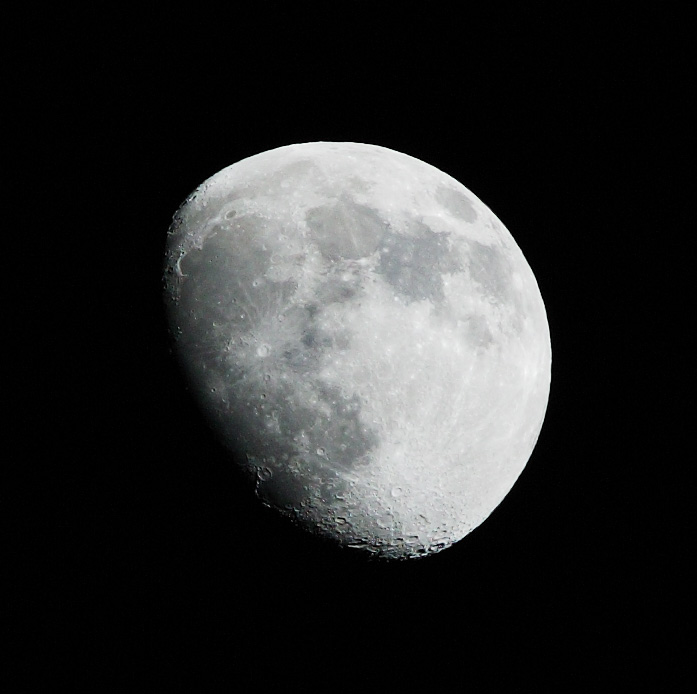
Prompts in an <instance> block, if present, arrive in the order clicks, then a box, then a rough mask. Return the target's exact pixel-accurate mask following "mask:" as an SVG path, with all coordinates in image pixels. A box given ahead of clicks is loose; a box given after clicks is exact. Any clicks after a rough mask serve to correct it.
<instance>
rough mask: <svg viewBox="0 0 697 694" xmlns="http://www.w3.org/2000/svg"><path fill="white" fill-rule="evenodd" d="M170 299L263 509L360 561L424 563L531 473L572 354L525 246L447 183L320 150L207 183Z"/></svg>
mask: <svg viewBox="0 0 697 694" xmlns="http://www.w3.org/2000/svg"><path fill="white" fill-rule="evenodd" d="M165 283H166V289H165V300H166V304H167V310H168V317H169V321H170V326H171V330H172V334H173V336H174V345H175V351H176V353H177V355H178V358H179V360H180V362H181V364H182V366H183V368H184V370H185V372H186V374H187V376H188V382H189V384H190V387H191V388H192V390H193V391H194V395H195V397H196V399H197V401H198V403H199V405H200V406H201V408H202V410H203V411H204V413H205V414H206V416H207V417H208V419H209V420H210V422H211V423H212V425H213V427H214V429H215V430H216V432H217V433H218V434H219V436H220V438H221V440H222V441H223V443H224V444H225V445H226V446H227V447H228V448H229V449H230V451H231V453H232V454H233V455H232V457H233V458H234V459H235V460H237V461H240V464H241V465H242V467H243V469H244V471H245V472H247V473H248V474H249V475H250V476H251V477H252V478H253V480H254V485H255V489H256V493H257V495H258V497H259V498H260V500H261V501H262V502H263V503H264V504H266V505H268V506H271V507H273V508H275V509H277V510H278V511H280V512H281V513H282V514H284V515H286V516H288V517H290V518H291V519H293V520H294V521H296V522H297V523H298V524H300V525H301V526H303V527H305V528H307V529H308V530H311V531H313V532H316V533H319V534H321V535H324V536H327V537H330V538H332V539H334V540H336V541H337V542H339V543H340V544H342V545H344V546H349V547H354V548H358V549H362V550H364V551H367V552H371V553H373V554H376V555H379V556H382V557H388V558H407V557H418V556H425V555H428V554H431V553H434V552H437V551H440V550H441V549H443V548H445V547H448V546H450V545H451V544H452V543H454V542H456V541H458V540H459V539H461V538H462V537H464V536H465V535H466V534H467V533H469V532H470V531H471V530H473V529H474V528H476V527H477V526H478V525H479V524H480V523H482V521H484V520H485V519H486V518H487V516H488V515H489V514H490V513H491V512H492V511H493V510H494V508H496V506H497V505H498V504H499V503H500V502H501V501H502V499H503V498H504V496H505V495H506V494H507V493H508V491H509V490H510V489H511V487H512V486H513V484H514V483H515V481H516V479H517V478H518V476H519V475H520V473H521V472H522V470H523V468H524V466H525V464H526V463H527V461H528V459H529V457H530V455H531V453H532V450H533V448H534V446H535V443H536V441H537V438H538V435H539V433H540V429H541V427H542V422H543V419H544V415H545V410H546V407H547V400H548V395H549V386H550V370H551V347H550V337H549V329H548V325H547V319H546V314H545V309H544V304H543V301H542V298H541V295H540V292H539V289H538V286H537V283H536V281H535V277H534V275H533V273H532V271H531V269H530V267H529V265H528V263H527V262H526V260H525V258H524V257H523V254H522V252H521V251H520V249H519V248H518V246H517V245H516V243H515V241H514V240H513V237H512V236H511V235H510V233H509V232H508V231H507V230H506V228H505V227H504V226H503V224H502V223H501V222H500V221H499V220H498V219H497V218H496V216H495V215H494V214H493V213H492V212H491V210H490V209H489V208H488V207H486V205H484V204H483V203H482V202H481V201H480V200H479V199H478V198H477V197H476V196H475V195H474V194H473V193H471V192H470V191H469V190H468V189H467V188H465V187H464V186H463V185H462V184H460V183H458V182H457V181H456V180H455V179H453V178H451V177H450V176H448V175H447V174H445V173H443V172H442V171H439V170H438V169H436V168H434V167H432V166H430V165H428V164H426V163H424V162H422V161H419V160H417V159H414V158H412V157H409V156H407V155H405V154H401V153H399V152H395V151H393V150H389V149H386V148H384V147H378V146H374V145H366V144H358V143H348V142H338V143H332V142H315V143H306V144H298V145H291V146H288V147H281V148H278V149H274V150H271V151H268V152H264V153H262V154H258V155H256V156H253V157H249V158H248V159H244V160H242V161H240V162H238V163H237V164H234V165H232V166H230V167H228V168H226V169H223V170H222V171H220V172H219V173H217V174H215V175H214V176H212V177H211V178H210V179H208V180H207V181H205V182H204V183H203V184H201V185H200V186H199V187H198V188H197V189H196V191H194V193H192V194H191V195H190V196H189V198H188V199H187V200H186V201H185V202H184V203H183V205H182V206H181V208H180V209H179V210H178V211H177V213H176V214H175V217H174V220H173V222H172V226H171V228H170V231H169V236H168V243H167V253H166V273H165Z"/></svg>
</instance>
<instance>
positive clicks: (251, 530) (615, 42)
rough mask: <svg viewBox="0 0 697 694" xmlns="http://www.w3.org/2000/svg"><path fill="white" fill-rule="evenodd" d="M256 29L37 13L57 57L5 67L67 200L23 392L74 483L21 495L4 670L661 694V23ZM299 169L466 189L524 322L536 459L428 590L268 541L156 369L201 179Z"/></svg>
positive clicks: (669, 120)
mask: <svg viewBox="0 0 697 694" xmlns="http://www.w3.org/2000/svg"><path fill="white" fill-rule="evenodd" d="M258 5H259V9H257V10H254V11H253V12H252V11H247V10H245V11H244V12H241V11H239V10H231V9H229V10H227V11H226V12H224V13H222V14H218V13H216V14H210V13H205V12H204V11H203V9H201V10H200V11H199V10H198V9H193V10H188V11H187V12H184V11H181V10H174V9H172V8H169V9H168V10H167V12H166V17H165V16H164V13H163V15H162V16H159V15H157V14H156V13H155V14H152V15H144V16H138V17H136V16H126V15H119V14H110V13H108V12H107V11H104V10H100V9H95V10H91V11H90V12H91V14H89V15H86V16H82V15H80V16H78V15H77V13H76V14H75V16H74V17H71V16H69V15H65V14H61V16H60V17H59V18H57V21H60V26H63V27H66V26H67V25H69V28H65V29H64V30H63V29H62V30H60V31H59V30H57V29H56V30H55V31H54V32H52V31H51V29H50V27H48V26H46V27H44V30H45V31H47V32H48V33H49V34H50V35H51V40H50V41H45V42H44V41H39V40H38V39H37V38H36V37H35V38H32V39H31V42H33V43H32V46H33V50H32V52H31V53H32V56H33V57H32V59H31V65H29V64H28V63H27V66H28V67H30V70H28V74H29V73H31V75H32V76H31V78H29V77H27V79H26V81H25V82H24V83H23V84H25V86H26V89H25V101H24V103H25V104H28V105H29V106H30V109H29V110H33V112H34V113H38V112H39V111H41V109H42V108H43V109H44V111H48V112H49V113H50V115H51V117H50V118H48V119H47V121H46V122H50V123H51V124H52V126H51V127H52V128H53V130H52V131H51V132H50V133H49V136H50V137H49V138H48V139H49V140H50V145H48V146H47V147H46V148H45V149H43V150H41V148H39V150H40V151H41V152H42V153H40V154H37V157H38V159H37V161H38V164H39V165H40V166H41V167H43V166H45V167H46V171H50V172H51V175H52V176H53V177H54V180H57V181H58V183H57V185H59V186H62V185H65V187H66V191H67V190H68V189H70V193H69V195H64V196H63V197H62V199H63V201H64V204H63V205H62V206H61V207H60V208H57V211H58V213H59V218H58V219H57V220H56V223H60V224H64V225H65V229H70V230H71V231H70V235H69V237H68V238H69V241H68V242H67V244H68V246H69V249H67V250H68V252H67V253H66V255H69V256H70V260H71V263H73V264H74V266H75V267H74V270H70V271H68V272H65V273H62V279H61V282H62V283H63V284H62V286H63V290H62V295H61V300H62V301H63V303H64V309H62V311H63V312H62V313H61V316H60V317H56V318H55V321H56V329H55V331H54V333H53V334H54V335H55V337H56V338H57V339H56V343H57V347H56V349H65V350H66V354H70V355H72V356H71V359H70V360H62V362H61V364H62V366H61V368H60V369H58V370H57V371H56V373H53V374H51V377H50V379H51V380H50V381H48V383H50V384H51V385H52V387H53V393H61V394H62V395H61V397H60V398H59V400H60V401H61V403H62V404H61V406H60V407H59V408H58V409H59V419H60V421H61V424H60V425H59V427H58V428H59V430H60V437H59V438H56V439H54V440H53V445H58V444H60V449H61V450H62V451H64V452H66V451H67V458H68V459H67V460H66V462H64V463H61V464H60V465H58V463H56V465H55V466H50V465H49V466H47V467H48V468H49V471H48V472H47V473H46V474H42V475H41V477H42V479H43V480H44V481H48V482H49V485H48V486H49V487H51V486H52V487H53V488H54V489H55V490H56V494H52V495H51V497H52V501H51V504H50V505H49V506H47V507H46V519H45V521H44V520H42V521H41V522H39V521H36V525H37V531H38V532H37V535H36V537H37V544H36V551H35V552H33V554H32V558H31V559H30V561H29V564H28V566H29V567H30V568H32V567H36V571H37V572H38V573H40V574H41V575H42V576H43V577H44V578H43V579H42V580H41V581H40V583H41V586H42V588H41V589H40V590H39V594H38V598H37V602H36V604H40V605H42V607H41V608H40V609H39V612H40V614H41V616H40V617H38V618H37V617H33V618H32V620H31V621H30V622H27V623H28V624H31V625H32V626H31V628H30V633H29V635H27V636H26V637H22V639H21V640H20V641H21V643H22V644H26V645H29V644H35V646H34V647H35V649H36V650H37V652H38V653H40V654H48V655H50V656H51V657H50V662H51V663H54V662H55V669H51V668H53V665H51V668H48V670H49V671H50V672H52V673H54V676H55V677H56V678H57V681H63V680H64V681H66V682H83V683H94V682H99V681H107V682H108V681H110V680H111V679H112V678H113V679H114V681H115V680H116V679H117V678H118V679H122V678H123V680H124V682H125V683H128V684H130V685H133V686H140V685H143V686H146V687H148V688H149V689H152V688H157V687H158V684H163V683H165V682H167V683H169V682H170V681H171V682H177V681H188V680H189V678H191V679H190V681H191V682H192V683H193V684H195V685H200V687H201V688H204V687H206V686H209V685H211V684H218V685H223V686H226V687H228V688H230V689H232V690H233V691H240V692H244V691H275V688H276V687H280V686H282V685H283V686H288V685H290V686H296V685H297V686H298V687H302V688H303V689H305V690H306V691H333V690H335V689H336V688H337V687H339V688H341V687H342V686H344V685H351V686H354V687H355V686H358V687H364V688H369V687H371V685H374V686H375V687H376V688H377V687H378V686H379V687H383V686H386V685H387V684H389V685H390V686H395V687H398V688H402V687H407V686H408V685H410V684H416V683H417V682H418V683H422V684H423V685H425V686H430V687H431V689H432V691H441V690H444V689H445V687H446V686H450V687H455V690H456V691H460V690H461V691H465V690H466V689H468V688H469V687H474V686H477V687H481V686H484V691H519V690H526V691H527V690H530V691H535V690H536V687H535V686H533V682H536V681H539V680H538V678H539V677H542V676H545V677H548V678H549V681H550V682H554V683H556V684H557V686H558V689H559V690H561V691H568V690H569V689H570V688H572V687H571V685H572V684H575V683H576V682H577V681H579V682H580V681H581V680H584V681H586V680H587V681H588V683H589V685H598V684H599V683H602V682H605V683H607V682H609V681H612V682H615V683H620V682H627V681H629V680H630V679H635V678H636V677H637V675H641V673H644V672H645V673H646V674H647V675H648V674H651V673H653V674H657V675H658V676H659V677H661V676H664V675H665V673H671V676H677V677H678V678H680V677H682V676H684V675H685V674H686V673H687V671H688V670H687V668H688V666H687V663H686V662H685V661H684V660H683V659H682V658H681V657H680V655H679V653H678V652H677V651H675V650H673V649H667V651H666V653H663V651H662V650H661V643H662V640H663V637H662V636H661V634H663V633H666V631H669V630H670V629H672V628H673V627H674V626H675V628H676V629H677V626H676V625H679V623H680V617H679V616H678V612H679V610H678V604H677V601H676V600H675V599H674V598H673V597H672V596H674V595H676V594H677V593H678V590H677V584H676V583H674V581H675V580H677V579H676V578H675V577H676V575H677V574H679V573H680V570H679V567H680V561H681V560H680V559H679V557H678V556H676V555H677V554H679V552H680V551H686V549H685V548H682V549H680V548H681V546H682V545H681V542H682V541H681V540H680V539H679V537H678V536H679V535H680V533H679V532H678V531H675V532H673V533H668V532H667V530H666V527H667V524H666V523H664V521H666V517H665V513H666V512H665V509H666V508H671V509H682V510H680V511H676V513H678V512H680V513H684V509H685V507H686V504H687V493H686V491H685V489H684V487H683V484H682V482H681V478H680V476H679V475H675V474H667V475H657V472H658V471H659V470H663V471H666V470H667V469H668V463H666V462H662V461H665V460H666V459H670V458H671V457H672V454H671V452H670V450H669V449H670V446H669V445H668V444H666V443H665V441H666V440H667V439H668V440H669V439H670V434H669V433H667V432H666V430H665V429H664V428H662V427H663V424H660V426H659V423H660V422H662V421H663V418H664V407H666V405H667V401H668V400H670V399H671V397H670V396H669V395H668V394H666V393H665V392H662V390H661V389H660V388H659V384H660V383H661V382H664V379H668V375H667V373H666V374H664V375H663V376H659V375H657V374H656V373H655V364H656V361H657V360H660V362H661V363H665V364H666V370H668V369H670V368H672V367H673V365H674V363H675V361H676V360H677V359H678V357H677V351H676V347H675V344H674V343H671V342H670V341H663V340H659V338H658V335H659V334H662V335H665V334H666V332H667V331H668V326H669V322H670V319H669V317H668V315H666V313H665V312H664V311H662V310H661V308H660V306H661V304H660V303H659V302H658V301H657V299H656V295H657V293H658V292H659V291H664V290H665V286H664V287H658V286H657V285H659V284H661V282H662V280H660V279H659V277H660V276H661V275H662V274H666V275H668V274H669V273H670V270H671V263H672V258H673V255H672V253H674V252H673V251H671V252H668V251H667V250H665V245H664V241H665V239H666V238H667V236H668V235H669V234H670V233H671V232H670V231H669V230H668V227H670V228H682V227H685V226H686V225H687V218H686V217H683V218H679V213H678V212H673V211H672V210H676V209H677V208H676V201H677V199H678V198H679V196H680V193H679V191H678V187H677V184H675V185H673V183H672V181H674V180H675V178H676V174H675V170H676V169H675V168H673V167H672V166H671V163H672V164H673V165H674V166H677V165H678V164H679V161H680V160H681V159H682V155H681V154H680V152H681V148H682V146H683V143H682V139H681V138H682V135H681V134H680V133H681V132H683V133H684V132H685V130H684V123H683V122H682V120H681V119H682V115H681V113H682V110H683V109H684V105H683V98H684V94H685V93H686V92H687V91H688V90H687V83H686V76H685V73H686V69H685V60H686V58H685V57H684V55H683V54H684V50H685V49H684V44H683V43H682V42H681V39H680V38H679V33H680V32H679V27H680V25H681V24H682V23H683V22H684V19H683V18H680V17H672V16H670V14H669V13H665V14H663V15H661V16H660V17H652V16H649V15H648V14H644V15H641V14H631V15H630V16H625V15H622V14H620V13H619V12H618V13H617V14H613V13H610V12H608V14H607V15H606V14H605V13H604V12H601V11H598V12H596V13H595V15H591V16H589V15H587V14H585V13H577V12H575V11H574V10H572V9H570V7H568V6H566V5H563V4H561V5H559V4H552V3H540V4H537V5H535V8H534V9H533V8H527V7H526V9H522V8H519V9H517V10H516V11H515V12H514V14H513V15H506V16H503V15H501V16H498V15H497V12H496V11H490V12H487V13H480V15H479V16H477V15H476V14H474V15H471V16H470V17H469V18H468V17H467V16H466V15H465V16H460V15H457V16H455V15H450V14H449V13H448V11H446V8H445V7H444V5H445V4H435V7H436V9H430V6H429V5H428V4H422V5H419V6H418V7H420V8H421V9H418V10H416V9H414V10H412V11H408V10H406V9H405V8H406V7H407V6H408V5H406V4H405V5H403V6H402V5H400V6H399V8H400V9H399V16H398V18H396V17H395V16H394V13H395V12H396V11H397V10H396V9H395V8H396V7H397V6H396V5H393V4H392V3H385V4H384V5H383V4H379V3H360V2H359V3H350V4H341V5H335V4H333V3H327V4H325V5H324V6H323V9H322V10H321V11H319V12H318V11H317V8H311V6H310V5H308V7H307V8H302V6H301V7H300V8H297V7H296V5H295V4H283V3H258ZM388 5H389V6H390V7H391V8H392V9H391V10H390V9H386V6H388ZM374 6H379V7H381V8H383V9H379V10H376V9H375V7H374ZM410 7H411V6H410ZM143 12H144V10H143ZM78 20H79V21H78ZM82 22H86V24H84V26H87V27H90V31H89V32H85V31H77V30H76V27H77V25H78V23H82ZM48 24H50V22H48ZM28 35H32V36H33V34H31V32H29V33H28ZM46 127H48V126H46ZM681 129H682V130H681ZM315 140H325V141H331V140H337V141H356V142H366V143H372V144H379V145H383V146H386V147H389V148H391V149H395V150H398V151H401V152H404V153H407V154H410V155H412V156H414V157H417V158H419V159H422V160H423V161H426V162H428V163H429V164H432V165H434V166H436V167H438V168H439V169H441V170H443V171H445V172H447V173H448V174H450V175H452V176H453V177H454V178H456V179H458V180H459V181H461V182H462V183H463V184H464V185H465V186H467V187H468V188H470V189H471V190H472V191H473V192H474V193H475V194H476V195H477V196H478V197H479V198H480V199H481V200H483V201H484V202H485V203H486V204H487V205H488V206H489V207H490V208H491V209H492V210H493V211H494V212H495V213H496V214H497V216H498V217H499V218H500V219H501V220H502V221H503V223H504V224H505V225H506V226H507V228H508V229H509V230H510V231H511V233H512V234H513V236H514V238H515V239H516V241H517V243H518V245H519V246H520V247H521V249H522V250H523V253H524V254H525V256H526V258H527V260H528V262H529V263H530V265H531V267H532V268H533V271H534V272H535V275H536V278H537V281H538V284H539V286H540V289H541V292H542V296H543V298H544V301H545V304H546V308H547V314H548V320H549V324H550V330H551V336H552V350H553V365H552V369H553V370H552V385H551V396H550V400H549V405H548V410H547V416H546V419H545V423H544V427H543V430H542V433H541V435H540V438H539V441H538V444H537V447H536V448H535V451H534V453H533V455H532V458H531V459H530V461H529V463H528V466H527V468H526V469H525V471H524V473H523V475H522V476H521V478H520V479H519V481H518V483H517V484H516V485H515V487H514V488H513V490H512V491H511V492H510V494H509V495H508V496H507V497H506V499H505V501H504V502H503V503H502V504H501V505H500V506H499V507H498V508H497V509H496V510H495V511H494V513H493V514H492V515H491V516H490V518H489V519H488V520H487V521H486V522H485V523H484V524H483V525H481V526H480V527H479V528H478V529H477V530H475V531H474V532H473V533H472V534H471V535H469V536H467V537H466V538H465V539H464V540H462V541H461V542H460V543H458V544H457V545H455V546H454V547H452V548H451V549H449V550H447V551H445V552H443V553H441V554H439V555H437V556H434V557H431V558H429V559H426V560H422V561H416V562H403V563H396V564H386V563H383V562H367V561H364V560H362V559H359V558H357V557H355V556H354V555H352V554H351V553H350V552H342V551H339V550H337V549H336V548H334V547H328V546H325V545H323V544H322V543H320V542H319V541H317V540H315V539H313V538H311V537H309V536H305V535H304V534H302V533H301V532H299V531H296V530H295V529H294V528H292V527H290V526H288V525H287V523H286V521H283V520H280V519H278V518H276V517H275V516H273V515H271V514H268V513H266V512H265V511H264V509H262V508H260V507H259V506H258V505H257V502H256V501H255V499H254V498H253V496H252V495H250V493H249V490H247V489H244V488H242V486H241V483H240V480H239V479H238V478H237V477H236V475H235V472H234V469H233V466H232V465H231V463H230V461H229V459H228V457H227V456H226V454H225V452H224V451H223V450H222V449H221V448H220V447H219V446H218V445H217V444H216V442H215V441H214V439H213V438H212V437H211V435H210V433H209V432H208V430H207V429H206V426H205V424H204V423H203V422H202V421H201V419H200V417H199V415H198V413H197V411H196V409H195V408H194V407H193V405H192V403H191V402H190V401H189V399H188V396H187V393H186V392H185V390H184V388H183V384H182V382H181V380H180V379H179V378H178V375H177V371H176V368H175V365H174V364H173V361H172V358H171V356H170V354H169V350H168V342H167V335H166V330H165V323H164V316H163V313H162V305H161V297H160V288H161V284H160V280H161V262H162V254H163V250H164V243H165V235H166V231H167V227H168V225H169V222H170V219H171V217H172V214H173V213H174V211H175V210H176V208H177V207H178V205H179V204H180V203H181V202H182V201H183V199H184V198H185V197H186V196H187V195H188V194H189V193H190V192H191V191H192V190H193V189H194V188H195V187H196V186H197V185H198V184H199V183H200V182H202V181H203V180H204V179H206V178H207V177H209V176H211V175H212V174H214V173H215V172H217V171H218V170H220V169H222V168H223V167H225V166H228V165H230V164H232V163H234V162H236V161H239V160H240V159H242V158H244V157H247V156H251V155H253V154H256V153H259V152H262V151H265V150H268V149H271V148H274V147H278V146H282V145H286V144H292V143H297V142H308V141H315ZM41 157H43V158H41ZM80 205H82V206H83V207H82V208H80ZM79 209H84V210H88V211H89V215H85V214H84V213H80V214H78V212H77V211H78V210H79ZM86 219H89V220H92V221H90V222H89V223H86V222H85V220H86ZM62 251H63V252H65V251H66V248H65V247H64V248H63V249H62ZM51 320H54V319H53V318H52V319H51ZM659 345H660V346H659ZM657 355H660V357H659V356H657ZM65 364H68V367H67V368H66V366H65ZM49 392H50V388H49ZM683 417H684V415H683ZM37 445H40V446H41V447H43V446H44V445H46V443H45V442H37ZM62 456H63V454H61V459H63V457H62ZM671 464H672V463H671ZM58 490H60V493H57V491H58ZM42 518H43V516H42ZM44 522H45V523H46V525H45V526H43V525H42V523H44ZM681 524H682V521H681V519H680V518H679V517H675V519H674V523H672V525H673V527H678V528H679V527H680V526H681ZM668 538H670V539H668ZM31 604H32V605H34V603H31ZM32 611H33V609H32ZM673 620H677V621H675V622H674V621H673ZM668 651H670V653H669V652H668ZM647 653H650V654H651V655H650V656H647V655H645V654H647ZM606 677H610V678H612V679H611V680H608V679H606ZM511 685H513V686H511ZM420 686H421V685H420ZM197 688H198V686H197Z"/></svg>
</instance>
